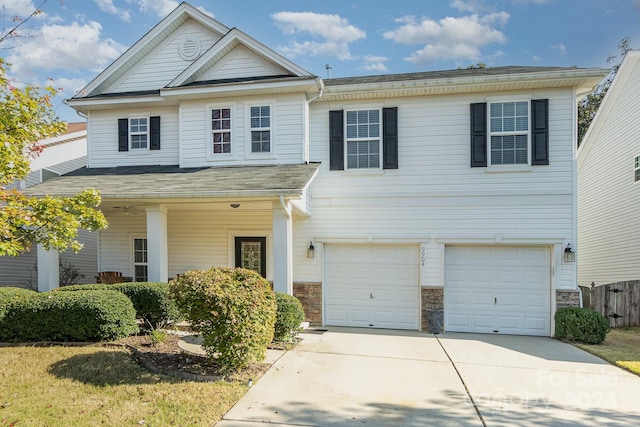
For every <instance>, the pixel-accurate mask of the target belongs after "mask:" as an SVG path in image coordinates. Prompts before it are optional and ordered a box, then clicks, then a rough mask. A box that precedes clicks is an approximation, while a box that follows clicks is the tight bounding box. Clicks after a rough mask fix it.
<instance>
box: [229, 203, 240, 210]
mask: <svg viewBox="0 0 640 427" xmlns="http://www.w3.org/2000/svg"><path fill="white" fill-rule="evenodd" d="M229 206H231V207H232V208H233V209H238V208H239V207H240V203H231V204H230V205H229Z"/></svg>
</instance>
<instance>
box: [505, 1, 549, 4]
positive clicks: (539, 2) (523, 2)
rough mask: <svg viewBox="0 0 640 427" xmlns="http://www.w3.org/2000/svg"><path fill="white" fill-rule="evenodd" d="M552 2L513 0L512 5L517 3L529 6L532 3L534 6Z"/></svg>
mask: <svg viewBox="0 0 640 427" xmlns="http://www.w3.org/2000/svg"><path fill="white" fill-rule="evenodd" d="M550 1H551V0H511V2H512V3H516V4H528V3H532V4H545V3H549V2H550Z"/></svg>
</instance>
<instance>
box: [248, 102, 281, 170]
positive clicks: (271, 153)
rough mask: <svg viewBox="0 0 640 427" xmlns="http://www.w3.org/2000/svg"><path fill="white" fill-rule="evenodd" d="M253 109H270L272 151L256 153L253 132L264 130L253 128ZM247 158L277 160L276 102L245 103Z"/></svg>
mask: <svg viewBox="0 0 640 427" xmlns="http://www.w3.org/2000/svg"><path fill="white" fill-rule="evenodd" d="M252 107H269V114H270V116H269V117H270V125H271V126H269V128H268V130H269V132H270V138H271V143H270V147H269V148H270V150H269V151H264V152H257V153H254V152H253V151H252V145H251V132H252V131H254V130H258V129H261V130H264V128H252V127H251V108H252ZM244 111H245V141H246V142H245V150H244V151H245V157H246V158H249V159H251V158H252V159H275V158H276V120H275V118H276V103H275V101H274V100H258V101H251V102H247V103H245V109H244Z"/></svg>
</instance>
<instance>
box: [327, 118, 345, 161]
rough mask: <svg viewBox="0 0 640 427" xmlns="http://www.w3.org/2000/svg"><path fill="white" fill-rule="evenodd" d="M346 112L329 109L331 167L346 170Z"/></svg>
mask: <svg viewBox="0 0 640 427" xmlns="http://www.w3.org/2000/svg"><path fill="white" fill-rule="evenodd" d="M343 117H344V112H343V111H342V110H334V111H329V169H330V170H332V171H335V170H344V118H343Z"/></svg>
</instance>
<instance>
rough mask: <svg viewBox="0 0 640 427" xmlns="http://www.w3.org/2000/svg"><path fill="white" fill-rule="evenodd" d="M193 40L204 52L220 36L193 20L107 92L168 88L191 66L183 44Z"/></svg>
mask: <svg viewBox="0 0 640 427" xmlns="http://www.w3.org/2000/svg"><path fill="white" fill-rule="evenodd" d="M189 39H191V40H197V41H199V42H200V47H201V49H200V50H201V52H205V51H206V50H207V49H209V48H210V47H211V46H212V45H213V44H214V43H215V42H217V41H218V40H219V39H220V37H219V36H218V35H216V34H215V33H213V32H212V31H211V30H209V29H207V28H205V27H204V26H202V25H200V24H198V23H196V22H195V21H193V20H191V19H189V20H188V21H187V22H185V23H184V24H183V25H182V26H181V27H180V28H179V29H178V30H176V31H175V32H174V33H173V34H172V35H171V36H169V37H168V38H167V39H166V40H164V41H163V42H162V43H161V44H160V45H159V46H158V47H156V48H155V49H153V50H151V51H149V52H148V53H147V55H146V57H145V58H143V59H141V60H140V61H139V62H138V63H137V64H136V65H135V66H134V67H133V68H132V69H131V70H129V71H128V72H127V73H126V74H125V75H123V76H122V77H121V78H120V79H118V81H116V82H115V83H114V84H113V85H111V86H110V87H109V88H107V89H106V90H105V91H104V92H105V93H118V92H134V91H142V90H153V89H160V88H163V87H165V86H166V85H167V84H168V83H170V82H171V81H172V80H173V79H174V78H176V77H177V76H178V75H179V74H180V73H181V72H182V71H183V70H184V69H185V68H187V67H188V66H189V65H191V63H192V61H190V60H185V59H183V58H182V57H181V56H180V48H181V46H182V45H183V43H184V41H185V40H189Z"/></svg>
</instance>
